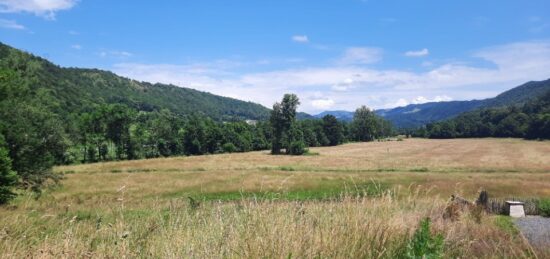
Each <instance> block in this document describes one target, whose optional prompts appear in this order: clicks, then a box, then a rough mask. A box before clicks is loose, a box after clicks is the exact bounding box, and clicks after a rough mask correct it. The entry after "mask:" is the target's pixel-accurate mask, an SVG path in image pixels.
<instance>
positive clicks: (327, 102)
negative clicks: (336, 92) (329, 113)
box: [311, 98, 334, 110]
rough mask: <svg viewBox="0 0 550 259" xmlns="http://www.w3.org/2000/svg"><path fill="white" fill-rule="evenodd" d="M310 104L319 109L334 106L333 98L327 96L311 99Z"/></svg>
mask: <svg viewBox="0 0 550 259" xmlns="http://www.w3.org/2000/svg"><path fill="white" fill-rule="evenodd" d="M311 106H313V107H314V108H316V109H319V110H327V109H330V108H332V107H333V106H334V100H332V99H329V98H327V99H316V100H312V101H311Z"/></svg>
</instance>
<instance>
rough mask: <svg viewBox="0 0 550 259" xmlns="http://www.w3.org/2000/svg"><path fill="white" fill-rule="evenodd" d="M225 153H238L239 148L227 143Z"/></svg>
mask: <svg viewBox="0 0 550 259" xmlns="http://www.w3.org/2000/svg"><path fill="white" fill-rule="evenodd" d="M222 149H223V152H225V153H233V152H235V151H237V147H236V146H235V145H234V144H233V143H225V144H223V146H222Z"/></svg>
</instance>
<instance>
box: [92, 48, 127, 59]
mask: <svg viewBox="0 0 550 259" xmlns="http://www.w3.org/2000/svg"><path fill="white" fill-rule="evenodd" d="M133 55H134V54H132V53H130V52H127V51H118V50H111V51H101V52H99V56H100V57H102V58H106V57H114V58H129V57H131V56H133Z"/></svg>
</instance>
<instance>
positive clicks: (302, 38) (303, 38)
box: [292, 35, 309, 43]
mask: <svg viewBox="0 0 550 259" xmlns="http://www.w3.org/2000/svg"><path fill="white" fill-rule="evenodd" d="M292 41H295V42H299V43H308V42H309V39H308V38H307V35H294V36H292Z"/></svg>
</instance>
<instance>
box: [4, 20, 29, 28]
mask: <svg viewBox="0 0 550 259" xmlns="http://www.w3.org/2000/svg"><path fill="white" fill-rule="evenodd" d="M0 27H1V28H6V29H12V30H25V29H26V28H25V26H23V25H21V24H18V23H17V22H16V21H14V20H5V19H0Z"/></svg>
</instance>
